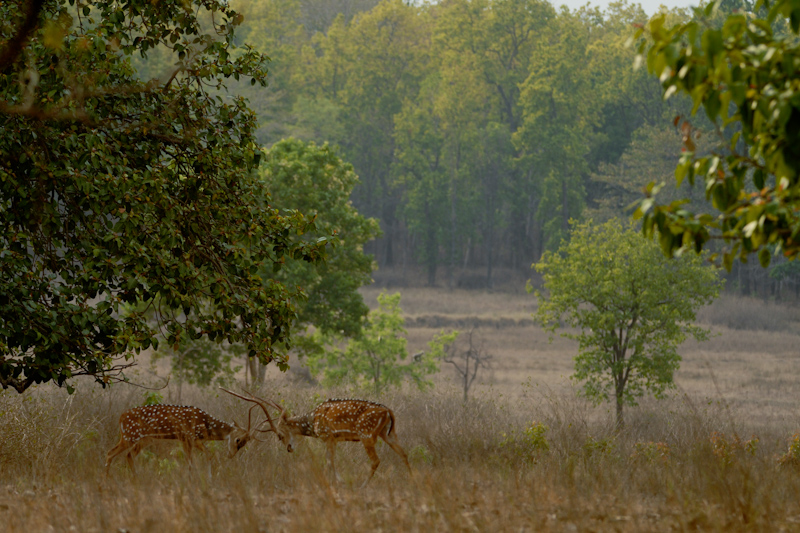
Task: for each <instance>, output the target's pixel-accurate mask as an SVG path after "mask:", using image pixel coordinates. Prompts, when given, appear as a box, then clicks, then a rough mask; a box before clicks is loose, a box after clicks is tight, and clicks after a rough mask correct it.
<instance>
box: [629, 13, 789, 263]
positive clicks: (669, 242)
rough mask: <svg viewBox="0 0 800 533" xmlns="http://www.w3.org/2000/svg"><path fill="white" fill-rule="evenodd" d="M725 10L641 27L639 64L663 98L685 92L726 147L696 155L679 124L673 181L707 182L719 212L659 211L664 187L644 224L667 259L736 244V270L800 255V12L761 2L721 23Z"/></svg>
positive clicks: (646, 207)
mask: <svg viewBox="0 0 800 533" xmlns="http://www.w3.org/2000/svg"><path fill="white" fill-rule="evenodd" d="M720 5H721V2H719V1H718V2H711V3H709V4H708V5H706V6H703V7H700V8H696V9H694V17H693V18H692V19H691V20H689V21H686V22H681V23H679V24H675V25H672V26H667V24H666V18H665V15H664V14H661V15H658V16H656V17H653V18H652V19H651V20H650V22H648V23H647V25H646V26H644V27H642V28H640V29H639V30H638V31H637V33H636V36H635V37H636V38H639V37H642V36H644V35H645V34H647V35H649V36H650V37H651V38H652V43H651V44H649V45H648V43H647V42H646V41H644V40H642V42H641V44H640V46H639V57H638V59H637V61H638V62H641V61H642V60H643V58H644V56H645V54H646V58H647V68H648V70H649V72H650V73H651V74H653V75H654V76H658V77H659V79H660V80H661V83H662V86H663V90H664V97H665V98H669V97H670V96H671V95H673V94H678V93H685V94H687V95H689V96H690V97H691V99H692V101H693V103H694V107H693V110H692V114H694V113H696V112H697V111H698V110H699V109H700V108H701V107H702V108H703V109H704V110H705V113H706V115H707V116H708V118H709V119H710V120H711V122H712V123H714V125H715V127H716V128H717V130H718V131H717V133H718V135H719V137H720V139H721V142H722V146H721V148H720V150H718V151H717V152H716V153H712V154H709V155H703V156H701V155H699V154H698V153H697V152H695V145H694V139H693V138H694V135H693V133H694V131H693V130H694V127H693V126H692V124H691V123H690V122H688V121H687V120H685V119H681V118H677V119H676V125H679V126H680V128H681V130H682V131H683V136H684V149H685V152H684V154H683V155H682V157H681V158H680V162H679V163H678V165H677V167H676V169H675V178H676V180H677V182H678V183H679V184H680V183H681V182H682V181H683V180H688V181H689V182H690V183H692V184H693V183H694V181H695V180H698V179H699V180H701V181H702V182H703V183H704V185H705V187H704V188H705V191H706V197H707V198H708V199H709V200H711V202H712V204H713V208H714V210H715V212H714V213H694V212H692V211H690V210H688V209H687V208H686V206H685V205H684V202H683V201H675V202H672V203H670V204H668V205H659V204H658V203H656V201H655V200H656V193H657V192H658V189H659V188H660V187H659V185H658V184H655V183H653V184H650V186H648V188H647V195H648V197H647V198H646V199H645V200H643V201H642V203H641V204H640V206H639V208H638V210H637V213H636V215H637V216H638V217H643V221H644V224H643V228H644V231H645V234H647V235H653V234H656V233H657V234H658V236H659V239H660V240H661V246H662V248H663V250H664V252H665V253H667V254H672V253H673V252H674V251H676V250H678V249H680V248H684V247H685V248H694V249H696V250H701V249H702V248H704V247H705V246H706V245H707V243H708V241H709V240H710V239H721V240H723V241H725V242H726V243H728V244H729V246H730V247H729V248H727V249H726V250H724V251H723V253H722V259H723V264H724V265H725V267H726V268H727V269H728V270H730V268H731V266H732V263H733V259H734V258H735V257H736V256H737V255H738V257H739V258H740V259H741V260H742V261H746V260H747V256H748V254H750V253H755V252H757V253H758V258H759V260H760V262H761V264H762V265H763V266H767V265H769V262H770V257H771V251H770V249H769V248H768V245H770V244H774V245H776V247H777V249H776V252H775V253H783V254H784V255H785V256H786V257H789V258H794V257H796V256H797V254H798V252H800V77H799V75H800V40H798V38H797V37H798V33H799V31H800V8H798V7H797V3H796V2H794V1H790V0H759V1H758V2H757V3H756V5H755V7H754V11H753V12H747V11H744V10H740V11H736V12H733V13H730V14H728V15H726V16H721V14H720V13H718V11H717V10H718V8H719V7H720Z"/></svg>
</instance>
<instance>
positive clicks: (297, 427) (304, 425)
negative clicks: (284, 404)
mask: <svg viewBox="0 0 800 533" xmlns="http://www.w3.org/2000/svg"><path fill="white" fill-rule="evenodd" d="M286 425H288V426H289V429H290V430H291V431H292V433H295V434H297V435H303V436H306V437H316V436H317V433H316V432H315V431H314V417H313V416H311V413H308V414H305V415H298V416H293V417H291V418H287V419H286Z"/></svg>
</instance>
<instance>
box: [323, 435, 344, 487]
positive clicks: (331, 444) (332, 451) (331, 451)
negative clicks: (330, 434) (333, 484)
mask: <svg viewBox="0 0 800 533" xmlns="http://www.w3.org/2000/svg"><path fill="white" fill-rule="evenodd" d="M326 444H327V445H328V468H330V471H331V474H332V475H333V479H335V480H336V481H341V479H339V475H338V474H337V473H336V466H335V465H334V462H333V458H334V456H335V455H336V441H335V440H333V439H330V440H328V441H327V443H326Z"/></svg>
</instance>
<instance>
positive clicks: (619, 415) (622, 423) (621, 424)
mask: <svg viewBox="0 0 800 533" xmlns="http://www.w3.org/2000/svg"><path fill="white" fill-rule="evenodd" d="M616 396H617V398H616V400H617V430H620V429H622V428H623V427H624V426H625V418H624V416H623V414H622V392H621V391H617V395H616Z"/></svg>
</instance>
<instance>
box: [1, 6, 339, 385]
mask: <svg viewBox="0 0 800 533" xmlns="http://www.w3.org/2000/svg"><path fill="white" fill-rule="evenodd" d="M240 22H241V17H239V16H238V15H237V14H236V13H235V12H233V11H232V10H231V9H230V8H229V7H228V4H227V2H224V1H217V0H196V1H195V2H184V1H177V0H161V1H159V2H155V3H154V2H150V1H148V0H129V1H126V2H117V1H113V0H97V1H90V2H86V1H80V0H78V1H74V0H69V2H67V1H59V0H46V1H37V2H23V1H9V2H4V3H2V4H0V132H2V133H1V134H0V157H1V158H2V159H0V224H1V225H2V230H1V231H0V239H2V248H0V250H1V251H0V384H2V386H3V387H4V388H5V387H13V388H15V389H16V390H18V391H20V392H22V391H24V390H25V389H26V388H28V387H29V386H30V385H32V384H34V383H41V382H46V381H50V380H52V381H55V382H56V383H57V384H59V385H61V384H64V383H65V382H67V380H69V379H70V378H71V377H73V376H76V375H82V374H85V375H91V376H94V377H95V378H96V379H97V380H98V381H100V382H101V383H106V382H107V381H108V380H109V379H113V376H114V373H113V370H114V369H116V370H119V368H120V367H119V366H115V358H116V357H118V356H121V355H125V356H126V357H130V356H131V354H132V353H134V352H137V351H139V350H141V349H145V348H148V347H149V346H150V345H151V344H153V343H154V342H155V340H156V338H157V335H159V334H163V335H164V336H165V337H166V340H167V342H168V343H169V344H170V345H173V346H176V345H178V344H179V343H180V342H181V340H182V339H184V338H187V337H190V338H199V337H201V336H207V337H208V338H209V339H212V340H217V341H221V340H223V339H226V340H228V341H230V342H242V343H244V344H245V345H246V346H247V347H248V350H249V352H250V354H251V355H252V356H256V357H259V358H260V359H261V360H263V361H265V362H266V361H270V360H276V361H277V362H278V364H279V365H280V366H285V356H284V355H280V354H278V353H276V352H275V351H274V347H275V346H276V345H280V346H288V345H289V344H290V340H291V338H290V331H291V325H292V320H293V318H294V315H295V310H294V307H293V305H292V294H295V293H296V291H295V289H294V288H292V289H291V290H288V289H287V288H286V287H284V286H283V285H282V284H281V283H279V282H277V281H275V280H271V279H265V278H262V277H260V276H259V275H258V272H259V271H261V270H262V269H263V267H264V265H275V266H276V268H279V267H280V265H281V264H282V263H283V262H284V258H285V257H292V258H295V259H304V260H308V261H317V260H318V259H320V258H321V254H322V245H323V244H324V242H325V238H324V237H321V238H320V240H319V241H315V242H312V243H307V242H305V241H304V240H302V239H297V238H296V237H295V236H296V235H297V234H298V233H300V234H302V233H304V232H305V231H306V230H307V229H311V228H313V225H312V226H311V227H310V226H309V223H308V222H307V221H306V219H305V218H304V217H303V216H302V215H300V214H298V213H296V212H292V211H283V212H280V213H279V212H278V211H277V210H275V209H273V208H272V207H271V206H270V205H269V196H268V193H267V191H266V190H265V188H264V186H263V184H262V183H261V182H260V181H259V180H258V179H257V178H256V176H255V174H254V173H253V172H251V171H252V170H253V169H254V168H255V167H256V166H257V164H258V161H259V158H260V155H261V153H260V150H259V148H258V147H257V146H256V145H255V144H254V139H253V130H254V128H255V126H256V123H255V118H254V116H253V114H252V113H251V112H250V111H249V110H248V108H247V107H246V105H245V103H244V101H242V100H241V99H238V98H235V97H231V96H228V95H225V94H224V93H223V92H221V91H222V90H224V86H225V81H226V80H227V79H228V78H237V79H238V78H240V77H249V78H251V80H252V82H253V83H261V84H264V83H265V76H266V68H265V65H266V61H267V58H266V57H265V56H262V55H260V54H256V53H254V52H252V51H250V50H248V49H247V48H244V49H240V50H235V48H236V47H235V45H234V40H233V39H234V30H235V28H236V27H237V26H238V24H239V23H240ZM156 47H159V48H163V49H166V50H169V53H170V55H171V62H172V64H173V66H172V68H171V69H170V71H168V72H166V73H164V76H163V77H161V78H160V79H154V80H151V81H148V82H142V81H139V80H138V79H137V78H136V76H135V75H134V71H133V69H132V68H131V66H130V57H131V56H132V55H134V54H141V55H146V54H147V52H148V51H149V50H152V49H154V48H156ZM123 306H126V308H127V307H133V308H134V309H136V311H134V312H131V313H127V314H122V313H120V311H121V308H122V307H123ZM152 316H155V318H156V320H155V321H151V320H149V317H152ZM67 383H68V382H67Z"/></svg>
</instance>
